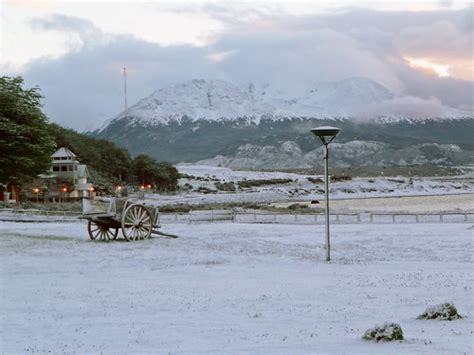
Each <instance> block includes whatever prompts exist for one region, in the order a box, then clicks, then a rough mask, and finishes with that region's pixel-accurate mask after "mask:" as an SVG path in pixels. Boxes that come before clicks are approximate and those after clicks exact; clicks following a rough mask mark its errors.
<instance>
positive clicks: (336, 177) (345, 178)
mask: <svg viewBox="0 0 474 355" xmlns="http://www.w3.org/2000/svg"><path fill="white" fill-rule="evenodd" d="M351 180H352V176H347V175H333V176H331V181H332V182H337V181H351Z"/></svg>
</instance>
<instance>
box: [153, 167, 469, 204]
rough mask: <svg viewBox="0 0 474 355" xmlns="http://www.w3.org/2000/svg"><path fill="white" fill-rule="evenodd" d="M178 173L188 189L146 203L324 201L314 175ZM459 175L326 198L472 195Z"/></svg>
mask: <svg viewBox="0 0 474 355" xmlns="http://www.w3.org/2000/svg"><path fill="white" fill-rule="evenodd" d="M177 168H178V170H179V172H180V173H182V174H187V175H188V176H190V177H191V178H183V179H180V180H179V185H180V186H181V187H183V186H184V185H185V184H188V187H189V186H191V187H192V189H191V190H190V191H188V192H184V193H179V194H176V195H158V194H147V195H146V198H147V199H148V200H150V201H153V203H154V204H156V205H167V204H175V203H187V204H202V203H229V202H234V203H243V202H250V203H261V202H291V203H295V202H302V201H311V200H320V199H323V198H324V184H323V183H322V182H320V183H314V182H311V181H309V180H308V178H316V179H318V178H319V179H322V178H323V177H322V176H318V175H312V176H309V175H301V174H292V173H283V172H259V171H235V170H232V169H228V168H222V167H214V166H203V165H192V164H180V165H177ZM466 171H468V172H467V173H466V174H465V175H462V176H451V177H412V178H410V177H402V176H396V177H383V176H379V177H372V178H357V177H356V178H353V179H352V180H350V181H338V182H332V183H331V185H330V190H331V191H330V198H331V199H332V200H337V199H355V198H358V199H359V198H378V197H399V196H427V195H428V196H429V195H447V194H472V193H473V192H474V169H472V168H469V169H468V168H466ZM271 179H290V180H292V181H291V182H289V183H285V184H276V185H263V186H258V187H255V186H254V187H251V188H245V189H241V188H239V187H238V183H239V182H240V181H243V180H271ZM230 182H233V183H234V184H235V186H236V187H237V189H236V190H237V191H236V192H232V193H231V192H228V191H227V192H226V191H218V190H217V188H216V183H230ZM199 188H205V189H209V190H210V191H212V193H209V194H203V193H200V192H197V190H198V189H199Z"/></svg>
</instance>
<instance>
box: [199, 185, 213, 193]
mask: <svg viewBox="0 0 474 355" xmlns="http://www.w3.org/2000/svg"><path fill="white" fill-rule="evenodd" d="M196 191H197V192H200V193H202V194H212V193H216V192H217V191H216V190H211V189H209V188H207V187H204V186H199V187H198V188H197V189H196Z"/></svg>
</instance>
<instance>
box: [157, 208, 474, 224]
mask: <svg viewBox="0 0 474 355" xmlns="http://www.w3.org/2000/svg"><path fill="white" fill-rule="evenodd" d="M160 218H161V222H162V223H199V222H233V223H276V224H278V223H279V224H324V223H325V215H324V214H298V213H292V214H290V213H275V212H263V211H262V212H260V211H259V212H254V211H252V212H249V211H242V212H241V211H239V212H235V211H233V210H218V211H212V210H210V211H192V212H190V213H160ZM329 218H330V222H331V223H335V224H338V223H340V224H352V223H435V222H438V223H466V222H474V212H438V213H405V212H404V213H385V212H384V213H379V212H372V213H370V212H369V213H331V214H330V216H329Z"/></svg>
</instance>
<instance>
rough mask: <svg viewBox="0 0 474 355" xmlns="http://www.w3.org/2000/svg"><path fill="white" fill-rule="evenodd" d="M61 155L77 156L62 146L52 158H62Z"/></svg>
mask: <svg viewBox="0 0 474 355" xmlns="http://www.w3.org/2000/svg"><path fill="white" fill-rule="evenodd" d="M61 157H67V158H71V159H73V158H76V157H77V156H76V154H74V153H73V152H71V150H69V149H68V148H65V147H61V148H59V149H58V150H56V151H55V152H54V153H53V154H52V155H51V158H61Z"/></svg>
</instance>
